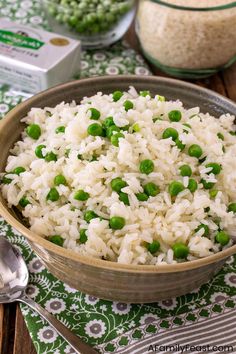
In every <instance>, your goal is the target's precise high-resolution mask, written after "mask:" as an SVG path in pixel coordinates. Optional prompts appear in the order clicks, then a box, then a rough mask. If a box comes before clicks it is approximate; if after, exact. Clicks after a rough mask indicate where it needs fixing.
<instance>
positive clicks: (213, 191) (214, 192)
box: [209, 189, 219, 198]
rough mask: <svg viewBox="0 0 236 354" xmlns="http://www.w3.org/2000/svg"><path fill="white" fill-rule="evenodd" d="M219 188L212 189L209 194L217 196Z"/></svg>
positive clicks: (212, 196) (213, 196)
mask: <svg viewBox="0 0 236 354" xmlns="http://www.w3.org/2000/svg"><path fill="white" fill-rule="evenodd" d="M218 192H219V191H218V190H217V189H212V190H211V191H209V195H210V197H211V198H215V197H216V196H217V194H218Z"/></svg>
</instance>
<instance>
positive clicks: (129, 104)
mask: <svg viewBox="0 0 236 354" xmlns="http://www.w3.org/2000/svg"><path fill="white" fill-rule="evenodd" d="M123 106H124V107H125V110H126V112H128V111H129V110H130V109H132V108H134V104H133V102H131V101H129V100H127V101H125V102H124V104H123Z"/></svg>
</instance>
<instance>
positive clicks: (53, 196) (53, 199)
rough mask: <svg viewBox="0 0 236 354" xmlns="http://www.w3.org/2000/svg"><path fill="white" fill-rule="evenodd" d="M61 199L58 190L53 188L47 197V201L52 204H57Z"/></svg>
mask: <svg viewBox="0 0 236 354" xmlns="http://www.w3.org/2000/svg"><path fill="white" fill-rule="evenodd" d="M59 198H60V195H59V193H58V191H57V189H56V188H51V189H50V191H49V192H48V195H47V197H46V199H47V200H50V201H51V202H56V201H57V200H58V199H59Z"/></svg>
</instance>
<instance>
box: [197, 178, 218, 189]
mask: <svg viewBox="0 0 236 354" xmlns="http://www.w3.org/2000/svg"><path fill="white" fill-rule="evenodd" d="M200 182H201V183H202V184H203V187H204V188H205V189H211V188H213V187H214V185H215V183H213V182H207V181H206V180H205V179H203V178H202V179H201V181H200Z"/></svg>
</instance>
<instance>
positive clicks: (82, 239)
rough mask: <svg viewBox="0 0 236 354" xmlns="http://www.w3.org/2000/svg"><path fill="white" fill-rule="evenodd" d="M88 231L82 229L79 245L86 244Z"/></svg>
mask: <svg viewBox="0 0 236 354" xmlns="http://www.w3.org/2000/svg"><path fill="white" fill-rule="evenodd" d="M86 232H87V230H86V229H81V230H80V232H79V236H80V237H79V243H86V242H87V240H88V236H87V234H86Z"/></svg>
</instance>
